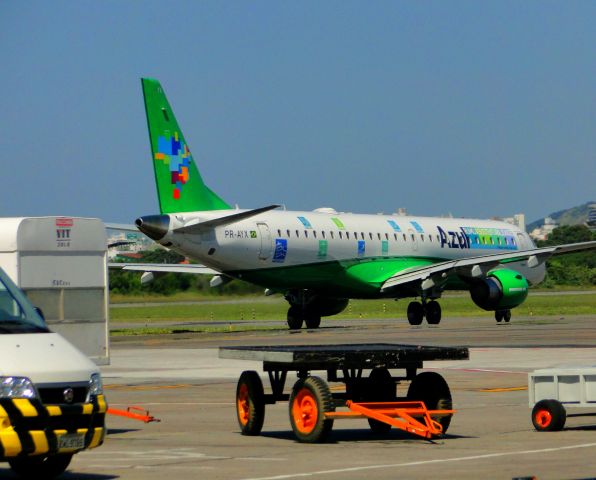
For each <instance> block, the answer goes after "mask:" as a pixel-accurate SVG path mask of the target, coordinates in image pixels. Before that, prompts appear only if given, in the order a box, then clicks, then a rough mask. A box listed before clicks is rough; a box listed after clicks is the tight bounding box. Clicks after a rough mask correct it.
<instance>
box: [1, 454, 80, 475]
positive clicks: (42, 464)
mask: <svg viewBox="0 0 596 480" xmlns="http://www.w3.org/2000/svg"><path fill="white" fill-rule="evenodd" d="M71 460H72V454H67V455H51V456H49V457H24V458H13V459H11V460H9V461H8V463H9V464H10V468H12V470H13V472H14V473H16V474H17V475H18V476H19V477H22V478H35V479H38V478H39V479H50V478H55V477H57V476H58V475H60V474H62V473H64V472H65V471H66V469H67V468H68V465H69V464H70V461H71Z"/></svg>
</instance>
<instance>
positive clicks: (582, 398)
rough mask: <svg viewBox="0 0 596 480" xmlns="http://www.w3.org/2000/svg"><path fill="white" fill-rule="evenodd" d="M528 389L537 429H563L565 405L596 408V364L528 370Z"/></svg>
mask: <svg viewBox="0 0 596 480" xmlns="http://www.w3.org/2000/svg"><path fill="white" fill-rule="evenodd" d="M528 392H529V397H530V398H529V400H530V407H533V409H532V423H533V424H534V427H536V430H540V431H554V430H561V429H562V428H563V427H564V425H565V420H566V418H567V412H566V410H565V407H584V408H593V409H594V410H595V411H596V365H595V366H590V367H570V368H548V369H543V370H535V371H534V372H531V373H529V374H528Z"/></svg>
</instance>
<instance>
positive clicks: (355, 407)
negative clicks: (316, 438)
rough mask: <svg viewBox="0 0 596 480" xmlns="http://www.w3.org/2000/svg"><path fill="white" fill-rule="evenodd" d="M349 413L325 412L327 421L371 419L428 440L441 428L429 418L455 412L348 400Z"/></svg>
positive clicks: (418, 405)
mask: <svg viewBox="0 0 596 480" xmlns="http://www.w3.org/2000/svg"><path fill="white" fill-rule="evenodd" d="M346 406H347V407H348V408H349V409H350V411H349V412H326V413H325V417H326V418H329V419H341V418H372V419H374V420H378V421H379V422H383V423H386V424H388V425H391V426H392V427H395V428H399V429H401V430H404V431H406V432H409V433H412V434H414V435H418V436H420V437H423V438H427V439H430V438H432V437H435V436H438V435H441V434H442V433H443V427H442V426H441V424H440V423H439V422H437V421H435V420H433V418H431V417H435V418H439V417H445V416H448V415H453V414H454V413H455V410H428V409H427V408H426V405H424V402H419V401H408V402H363V403H357V402H352V401H351V400H348V401H347V402H346Z"/></svg>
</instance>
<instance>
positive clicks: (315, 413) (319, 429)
mask: <svg viewBox="0 0 596 480" xmlns="http://www.w3.org/2000/svg"><path fill="white" fill-rule="evenodd" d="M333 411H335V404H334V402H333V397H332V395H331V391H330V390H329V386H328V385H327V383H325V381H324V380H322V379H321V378H319V377H306V378H301V379H300V380H298V381H297V382H296V384H295V385H294V388H293V389H292V394H291V395H290V423H291V425H292V430H294V435H296V438H298V440H299V441H300V442H305V443H320V442H323V441H325V438H326V437H327V435H328V434H329V432H330V431H331V429H332V428H333V420H329V419H326V418H325V412H333Z"/></svg>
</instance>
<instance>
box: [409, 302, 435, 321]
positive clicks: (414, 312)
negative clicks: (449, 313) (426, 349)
mask: <svg viewBox="0 0 596 480" xmlns="http://www.w3.org/2000/svg"><path fill="white" fill-rule="evenodd" d="M425 317H426V321H427V322H428V324H429V325H438V324H439V323H440V322H441V305H439V302H437V301H436V300H431V301H430V302H425V301H422V302H410V304H409V305H408V322H409V323H410V325H420V324H422V320H424V318H425Z"/></svg>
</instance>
